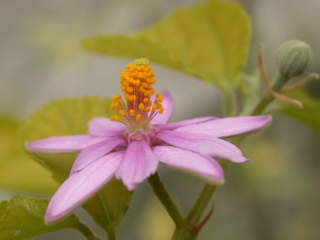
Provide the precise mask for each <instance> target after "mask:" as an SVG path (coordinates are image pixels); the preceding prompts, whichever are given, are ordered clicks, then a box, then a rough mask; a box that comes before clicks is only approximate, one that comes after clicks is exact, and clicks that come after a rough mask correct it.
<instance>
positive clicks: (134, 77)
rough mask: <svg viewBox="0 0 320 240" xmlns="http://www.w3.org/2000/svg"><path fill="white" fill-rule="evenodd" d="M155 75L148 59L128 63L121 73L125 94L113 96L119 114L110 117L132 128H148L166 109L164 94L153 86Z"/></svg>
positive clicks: (122, 87) (121, 87) (112, 104)
mask: <svg viewBox="0 0 320 240" xmlns="http://www.w3.org/2000/svg"><path fill="white" fill-rule="evenodd" d="M154 77H155V74H154V73H153V72H152V71H151V66H150V65H149V61H148V59H145V58H141V59H136V60H135V61H134V62H133V63H132V64H128V65H127V66H126V70H124V71H122V72H121V74H120V85H121V86H120V89H121V91H122V92H123V96H121V95H116V96H115V97H113V98H112V103H111V109H113V110H115V111H116V112H117V114H115V115H112V116H111V117H110V119H111V120H113V121H121V122H123V123H125V124H127V125H128V126H129V129H130V130H136V129H139V128H141V129H148V127H149V122H150V120H151V119H153V118H154V117H155V116H156V115H157V114H161V113H163V111H164V108H163V106H162V104H161V102H162V96H161V94H159V93H155V91H154V89H153V87H152V85H153V84H154V83H155V82H156V79H155V78H154Z"/></svg>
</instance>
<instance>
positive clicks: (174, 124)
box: [158, 117, 216, 130]
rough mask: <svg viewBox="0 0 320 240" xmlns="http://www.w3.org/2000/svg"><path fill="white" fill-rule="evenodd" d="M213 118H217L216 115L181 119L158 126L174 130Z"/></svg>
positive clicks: (162, 128)
mask: <svg viewBox="0 0 320 240" xmlns="http://www.w3.org/2000/svg"><path fill="white" fill-rule="evenodd" d="M213 119H216V118H215V117H200V118H193V119H189V120H183V121H179V122H172V123H167V124H161V125H159V126H158V128H159V129H161V130H173V129H175V128H178V127H184V126H189V125H193V124H198V123H203V122H207V121H209V120H213Z"/></svg>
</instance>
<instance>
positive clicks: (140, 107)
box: [138, 103, 144, 111]
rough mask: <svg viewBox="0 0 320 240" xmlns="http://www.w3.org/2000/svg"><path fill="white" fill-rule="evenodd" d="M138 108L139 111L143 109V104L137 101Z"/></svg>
mask: <svg viewBox="0 0 320 240" xmlns="http://www.w3.org/2000/svg"><path fill="white" fill-rule="evenodd" d="M138 108H139V110H140V111H143V110H144V104H143V103H139V106H138Z"/></svg>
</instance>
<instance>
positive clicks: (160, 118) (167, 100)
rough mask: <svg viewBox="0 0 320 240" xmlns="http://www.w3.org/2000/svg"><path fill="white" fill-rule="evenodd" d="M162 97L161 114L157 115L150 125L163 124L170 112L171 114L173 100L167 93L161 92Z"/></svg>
mask: <svg viewBox="0 0 320 240" xmlns="http://www.w3.org/2000/svg"><path fill="white" fill-rule="evenodd" d="M161 95H162V97H163V101H162V106H163V109H164V111H163V113H161V114H159V113H158V114H157V115H156V116H155V117H154V118H153V119H152V120H151V123H152V124H164V123H166V122H168V120H169V118H170V116H171V114H172V112H173V100H172V97H171V94H170V93H169V92H167V91H164V92H161Z"/></svg>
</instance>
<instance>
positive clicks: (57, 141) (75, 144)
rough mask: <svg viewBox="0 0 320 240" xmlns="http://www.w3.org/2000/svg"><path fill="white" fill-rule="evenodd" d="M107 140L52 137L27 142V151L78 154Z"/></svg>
mask: <svg viewBox="0 0 320 240" xmlns="http://www.w3.org/2000/svg"><path fill="white" fill-rule="evenodd" d="M104 139H105V138H99V137H91V136H89V135H74V136H63V137H50V138H46V139H42V140H37V141H32V142H27V143H26V144H25V146H26V149H27V150H29V151H31V152H47V153H59V152H61V153H63V152H77V151H80V150H82V149H84V148H86V147H89V146H91V145H93V144H96V143H98V142H101V141H103V140H104Z"/></svg>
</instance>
